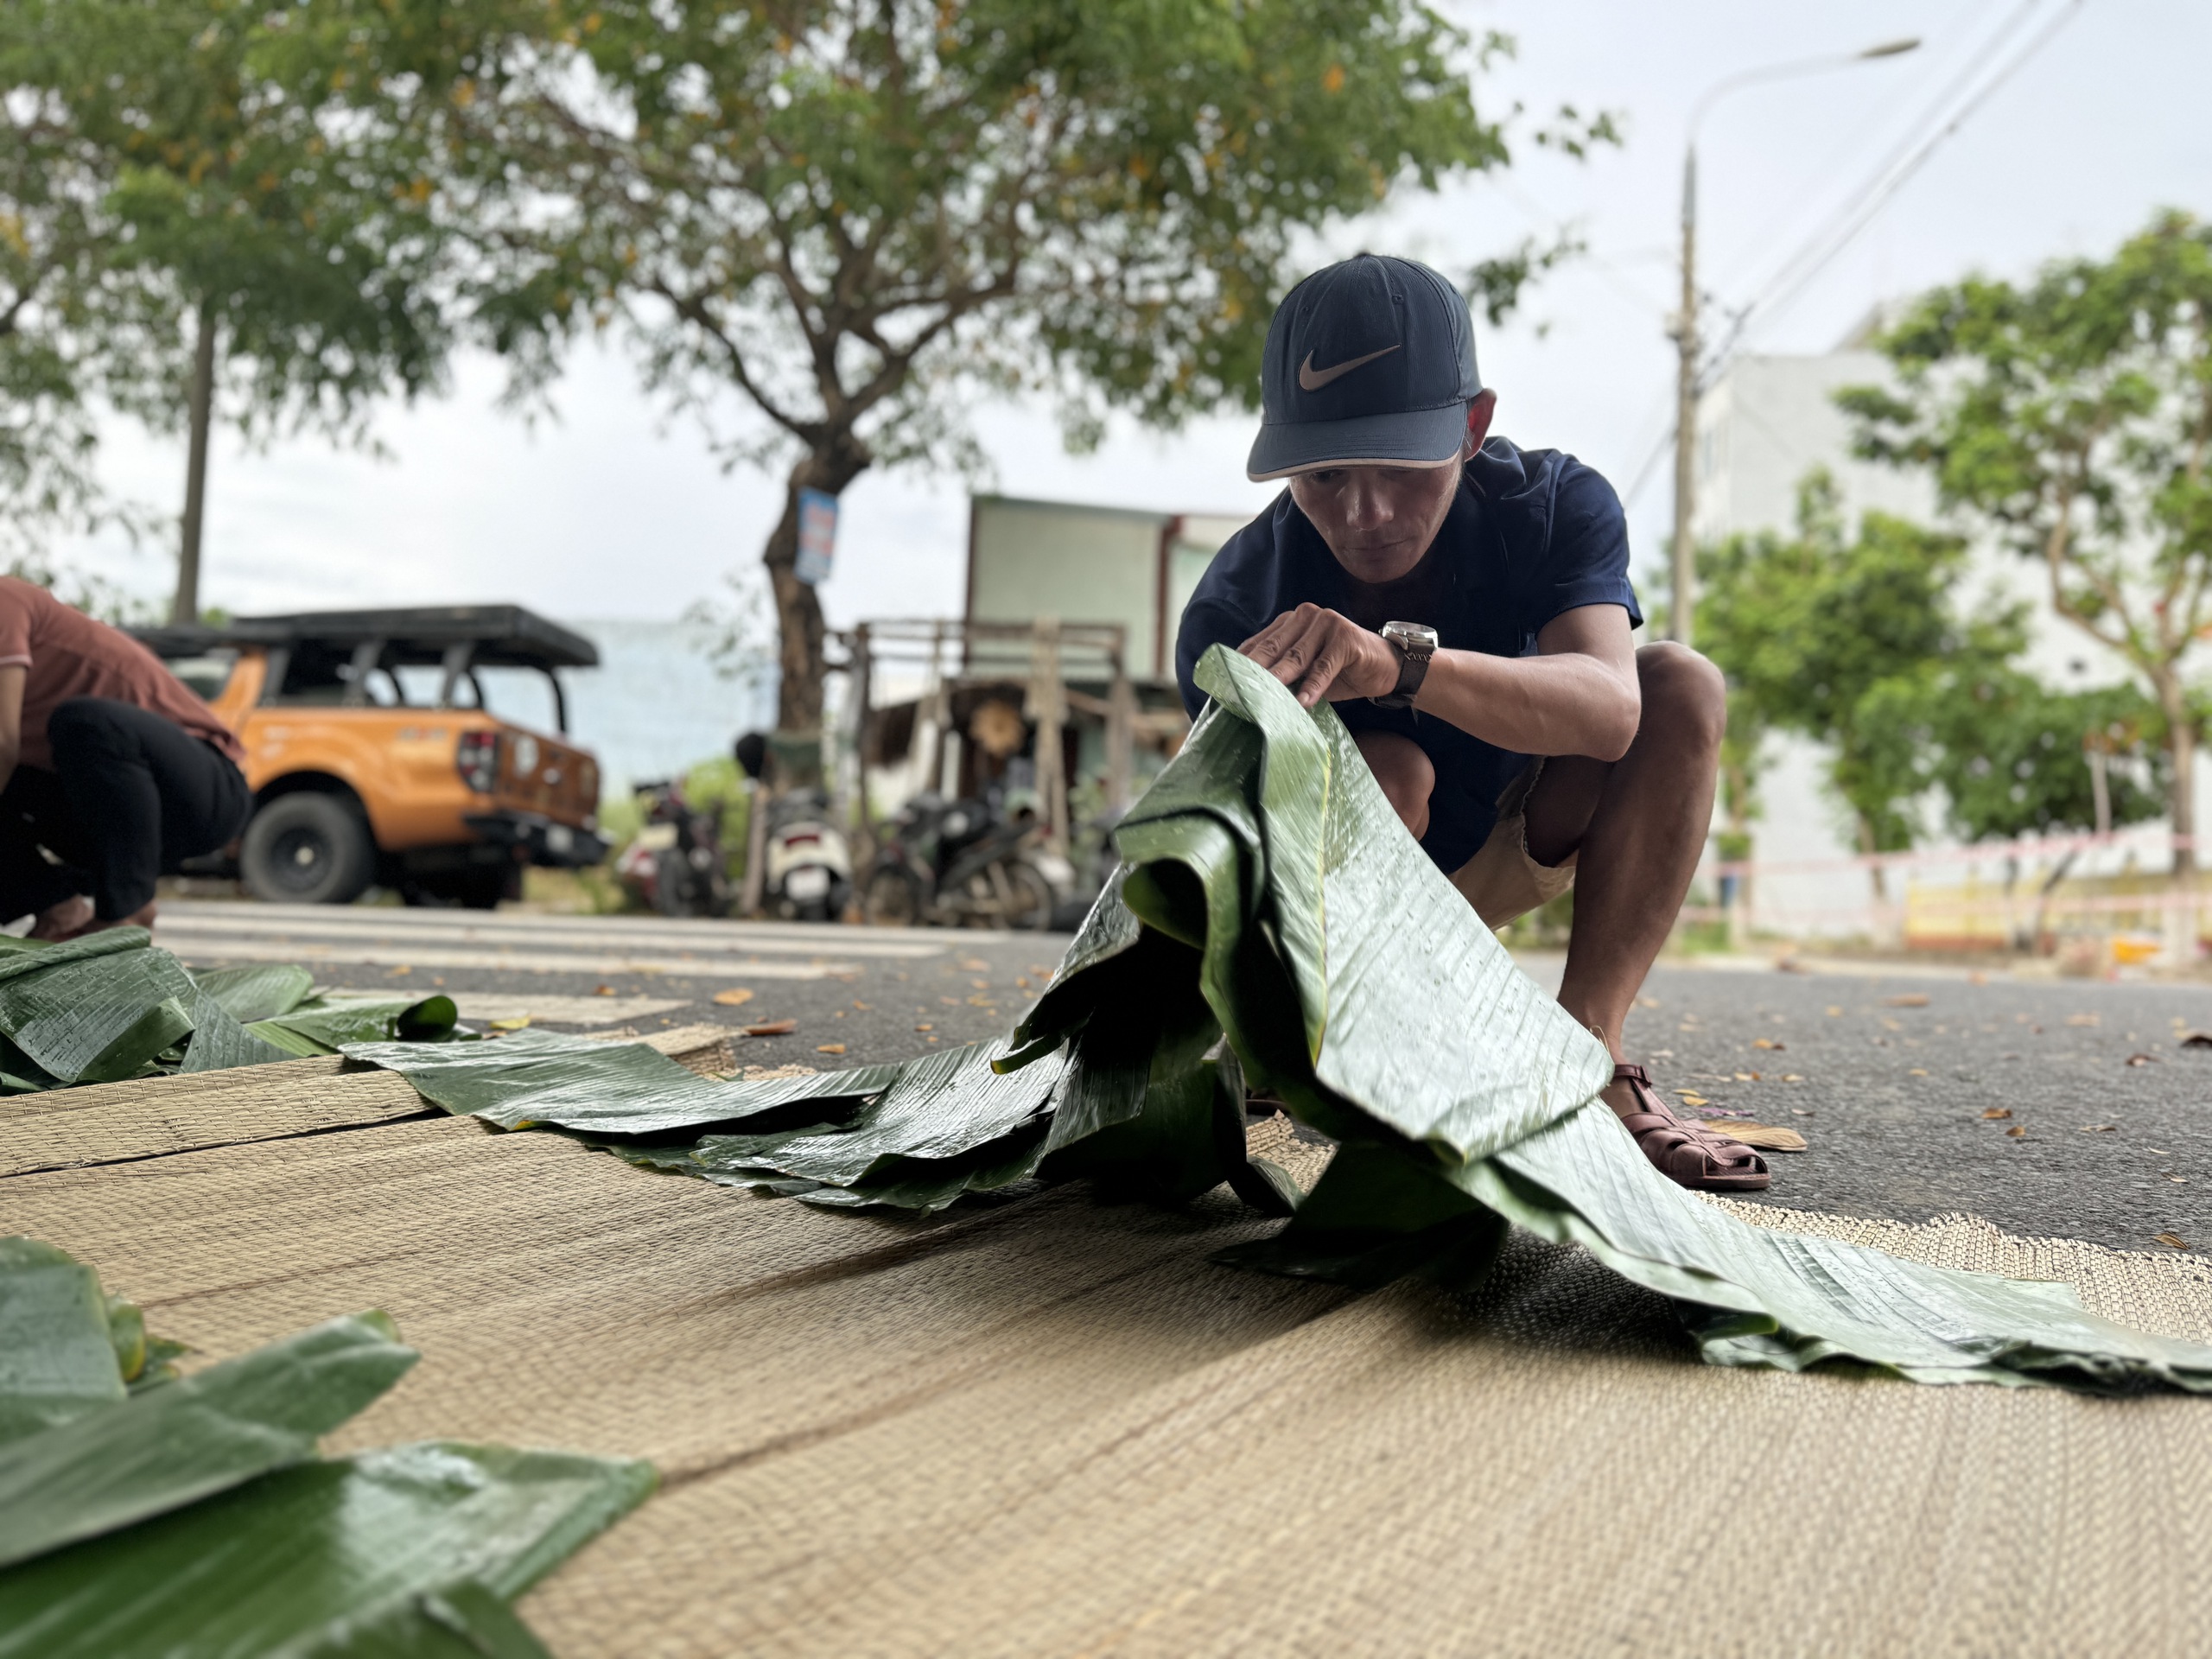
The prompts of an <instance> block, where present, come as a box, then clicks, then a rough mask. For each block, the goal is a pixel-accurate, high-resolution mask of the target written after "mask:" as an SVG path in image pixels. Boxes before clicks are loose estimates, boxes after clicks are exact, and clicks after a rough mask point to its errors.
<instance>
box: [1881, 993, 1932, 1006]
mask: <svg viewBox="0 0 2212 1659" xmlns="http://www.w3.org/2000/svg"><path fill="white" fill-rule="evenodd" d="M1882 1006H1883V1007H1885V1008H1924V1007H1927V1006H1928V995H1927V993H1926V992H1924V991H1904V992H1901V993H1899V994H1898V995H1896V996H1885V997H1884V998H1883V999H1882Z"/></svg>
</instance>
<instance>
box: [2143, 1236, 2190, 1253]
mask: <svg viewBox="0 0 2212 1659" xmlns="http://www.w3.org/2000/svg"><path fill="white" fill-rule="evenodd" d="M2152 1243H2154V1244H2163V1245H2164V1246H2165V1247H2166V1248H2167V1249H2170V1250H2185V1249H2188V1248H2189V1241H2188V1240H2187V1239H2185V1238H2183V1236H2181V1235H2180V1234H2179V1233H2160V1234H2159V1235H2158V1236H2157V1237H2156V1238H2154V1239H2153V1240H2152Z"/></svg>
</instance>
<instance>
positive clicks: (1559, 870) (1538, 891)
mask: <svg viewBox="0 0 2212 1659" xmlns="http://www.w3.org/2000/svg"><path fill="white" fill-rule="evenodd" d="M1543 775H1544V761H1543V757H1542V756H1541V755H1539V756H1537V758H1536V759H1535V760H1531V761H1530V762H1529V769H1528V770H1527V771H1526V772H1522V774H1521V775H1520V776H1519V777H1518V778H1516V779H1514V780H1513V781H1512V782H1511V783H1510V784H1508V785H1506V787H1505V792H1504V793H1503V794H1502V795H1500V796H1499V797H1498V798H1497V824H1496V826H1495V827H1493V828H1492V829H1491V832H1490V839H1489V840H1488V841H1485V842H1483V844H1482V847H1481V849H1480V850H1478V852H1477V853H1476V854H1475V855H1474V856H1473V857H1472V858H1471V859H1469V860H1468V861H1466V862H1465V864H1462V865H1461V866H1460V867H1459V868H1458V869H1456V870H1454V871H1452V886H1453V887H1457V888H1459V896H1460V897H1461V898H1463V899H1465V900H1466V901H1467V902H1468V903H1469V904H1471V905H1472V906H1474V907H1475V914H1476V915H1478V916H1479V917H1481V918H1483V925H1484V927H1488V928H1492V929H1496V928H1500V927H1503V926H1504V925H1506V924H1507V923H1508V922H1510V921H1511V920H1513V919H1514V918H1516V917H1517V916H1526V915H1527V914H1528V913H1529V912H1530V911H1532V910H1535V909H1538V908H1540V907H1541V906H1544V905H1547V904H1549V903H1550V902H1551V901H1552V900H1553V899H1556V898H1558V897H1559V896H1560V894H1561V893H1565V892H1566V891H1567V889H1568V888H1569V887H1573V885H1574V861H1575V859H1576V857H1577V856H1578V855H1577V854H1574V853H1569V854H1568V855H1567V857H1566V859H1565V860H1564V861H1562V862H1560V863H1559V864H1556V865H1553V864H1539V863H1537V862H1536V861H1535V859H1533V858H1531V857H1529V826H1528V820H1527V818H1526V817H1524V816H1523V814H1522V806H1523V804H1525V803H1526V802H1527V800H1528V798H1529V791H1530V790H1532V789H1534V788H1535V786H1536V779H1539V778H1541V777H1542V776H1543Z"/></svg>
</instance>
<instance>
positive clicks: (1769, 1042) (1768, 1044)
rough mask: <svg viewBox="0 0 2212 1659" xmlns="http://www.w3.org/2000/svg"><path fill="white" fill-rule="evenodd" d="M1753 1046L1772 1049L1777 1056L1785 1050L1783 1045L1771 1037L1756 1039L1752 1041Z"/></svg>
mask: <svg viewBox="0 0 2212 1659" xmlns="http://www.w3.org/2000/svg"><path fill="white" fill-rule="evenodd" d="M1751 1046H1752V1047H1753V1048H1770V1049H1772V1050H1774V1052H1776V1053H1777V1054H1779V1053H1780V1052H1782V1048H1783V1045H1781V1044H1780V1043H1777V1042H1776V1041H1775V1040H1774V1039H1773V1038H1771V1037H1754V1038H1752V1039H1751Z"/></svg>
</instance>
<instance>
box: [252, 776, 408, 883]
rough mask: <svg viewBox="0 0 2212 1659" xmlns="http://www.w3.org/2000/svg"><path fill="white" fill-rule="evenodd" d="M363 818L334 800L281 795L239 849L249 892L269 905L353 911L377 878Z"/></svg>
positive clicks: (373, 846) (311, 795) (259, 817)
mask: <svg viewBox="0 0 2212 1659" xmlns="http://www.w3.org/2000/svg"><path fill="white" fill-rule="evenodd" d="M376 868H377V849H376V844H375V842H372V841H371V840H370V839H369V826H368V825H367V824H365V823H363V822H362V821H361V817H360V814H359V813H358V812H356V811H354V810H353V809H352V808H351V807H349V806H347V805H346V803H345V802H343V801H341V800H339V799H338V798H335V797H334V796H330V795H321V794H315V793H310V792H308V791H302V792H300V793H298V794H293V795H280V796H278V797H277V798H276V799H275V800H273V801H271V802H270V803H269V804H268V805H266V806H264V807H263V808H262V809H261V810H259V811H258V812H256V813H255V814H254V815H253V822H252V823H249V824H247V825H246V827H245V842H244V843H243V844H242V845H241V846H240V847H239V849H238V874H240V875H242V876H244V877H245V885H246V890H247V891H248V892H250V893H252V894H253V896H254V897H255V898H257V899H261V900H262V901H263V902H264V903H266V904H275V905H350V904H352V903H353V900H354V899H358V898H359V897H360V896H361V894H362V893H363V892H364V891H365V889H366V888H367V887H368V885H369V882H370V880H372V878H373V877H374V876H375V874H376Z"/></svg>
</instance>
